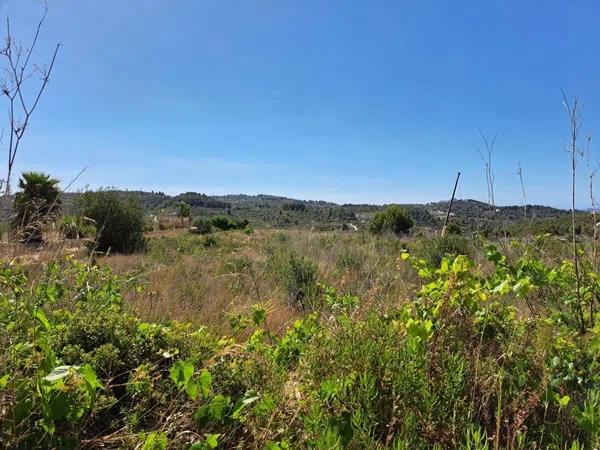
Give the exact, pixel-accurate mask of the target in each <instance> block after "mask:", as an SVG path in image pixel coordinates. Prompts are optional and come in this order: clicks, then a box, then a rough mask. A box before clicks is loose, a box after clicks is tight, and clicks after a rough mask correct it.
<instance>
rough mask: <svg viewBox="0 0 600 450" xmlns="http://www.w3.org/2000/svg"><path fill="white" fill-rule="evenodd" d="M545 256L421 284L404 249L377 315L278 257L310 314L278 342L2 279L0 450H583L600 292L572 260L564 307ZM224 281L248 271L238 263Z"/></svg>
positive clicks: (90, 290) (256, 323)
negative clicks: (402, 283)
mask: <svg viewBox="0 0 600 450" xmlns="http://www.w3.org/2000/svg"><path fill="white" fill-rule="evenodd" d="M456 237H458V236H456ZM446 238H449V236H448V237H446ZM194 239H198V238H194ZM280 239H281V245H282V247H281V248H285V244H287V243H288V240H287V238H286V237H285V235H282V236H281V238H280ZM321 239H322V241H321V246H327V245H329V244H328V243H327V241H326V239H327V236H326V235H323V236H322V238H321ZM396 241H397V240H396ZM190 242H191V241H190ZM393 242H394V241H393V240H391V239H390V240H384V241H381V244H386V245H387V243H389V244H390V245H391V244H393ZM423 242H424V241H423ZM556 244H557V242H555V241H554V240H552V239H551V238H548V237H543V238H540V239H538V240H536V241H535V242H532V243H531V244H529V243H524V242H517V241H515V242H513V243H512V244H511V246H510V253H506V252H505V251H504V250H502V251H501V250H499V249H498V248H497V247H495V246H494V245H491V244H489V243H482V246H481V247H479V248H480V249H481V250H479V251H477V253H473V256H474V257H475V258H476V260H477V261H478V262H477V263H474V262H473V260H472V259H471V258H469V257H467V256H464V255H458V256H443V257H442V258H441V260H440V264H439V265H438V266H434V265H432V264H430V263H429V262H428V261H427V259H429V258H424V257H422V256H419V255H421V250H420V249H419V246H420V245H422V244H419V245H415V244H413V243H412V242H407V243H406V244H405V246H406V245H407V246H408V247H409V248H414V252H413V254H414V255H413V254H410V253H407V252H402V251H401V250H400V249H399V250H398V251H397V253H396V258H397V260H396V267H397V269H396V270H397V271H398V272H399V273H405V272H403V271H411V272H413V273H415V274H417V275H418V279H420V281H419V282H418V283H417V285H416V286H415V294H414V295H413V297H412V298H411V299H409V300H407V301H405V302H404V303H400V304H398V305H396V306H394V305H391V306H389V305H388V307H385V308H378V307H374V306H373V305H371V306H369V305H365V304H364V299H363V298H360V297H358V296H355V295H352V294H351V292H341V291H339V290H337V289H335V288H332V287H329V286H327V285H324V284H319V280H318V278H317V274H316V269H315V267H314V266H313V265H312V264H311V263H310V262H309V261H308V260H307V259H305V258H304V257H300V256H297V255H294V254H293V253H292V254H288V256H287V258H288V259H287V264H286V265H284V266H283V267H286V269H285V270H283V269H282V270H283V272H282V276H283V277H284V279H285V280H289V284H286V286H288V287H289V290H288V293H289V294H293V293H299V292H302V295H301V298H302V299H304V298H308V297H307V296H305V293H304V291H303V289H305V288H306V289H307V292H309V291H310V294H311V297H310V298H312V299H314V301H311V302H306V303H304V304H303V305H304V308H305V310H304V313H303V314H302V316H301V318H300V319H298V320H297V321H296V322H295V323H294V324H293V326H290V327H289V328H288V329H287V330H282V331H281V332H277V330H276V329H273V328H271V326H269V314H270V311H271V310H272V308H271V307H270V306H269V304H268V303H260V302H259V303H256V304H255V305H254V306H253V307H252V308H249V309H248V310H247V312H243V313H238V314H235V315H232V316H231V317H230V321H229V322H230V326H231V331H230V332H229V333H227V334H225V335H222V334H215V333H214V332H212V331H209V329H207V328H205V327H203V326H192V325H186V324H184V323H178V322H168V323H163V324H159V323H150V322H143V321H141V320H140V319H138V318H136V316H135V314H132V312H131V310H129V309H128V308H126V304H125V302H124V299H123V297H122V292H123V291H126V290H134V291H139V290H142V291H143V290H145V289H146V288H145V287H144V285H143V284H142V285H140V284H138V281H136V280H135V279H132V278H131V277H127V278H121V277H120V276H117V275H115V274H112V273H111V272H110V271H109V270H108V269H101V268H99V267H97V266H89V265H87V264H84V263H81V262H78V261H77V260H75V259H65V260H56V261H54V262H51V263H49V264H47V265H46V266H45V267H44V268H43V273H40V272H39V271H37V270H36V271H31V270H29V269H27V268H25V267H19V266H18V265H16V264H8V263H4V264H3V265H2V268H1V270H0V286H1V291H0V292H1V294H0V329H1V330H3V331H2V332H1V334H0V345H1V346H2V351H1V352H0V367H2V369H1V372H0V404H2V405H3V407H2V408H1V409H0V414H1V415H0V424H1V425H0V429H1V435H0V439H1V440H2V442H3V443H4V444H5V445H6V446H9V447H21V448H30V447H32V446H37V447H40V446H41V447H57V448H69V447H76V446H80V445H86V446H102V447H105V448H106V447H109V448H134V447H145V448H167V447H169V448H171V447H173V448H181V447H182V448H216V447H220V448H233V447H237V448H240V447H244V448H269V449H276V448H289V447H293V448H296V447H299V448H327V449H329V448H342V447H346V448H382V449H383V448H393V449H400V448H411V449H412V448H415V449H419V448H423V449H424V448H434V447H435V448H464V449H466V448H476V449H485V448H517V449H529V448H555V449H564V448H595V447H596V446H597V445H598V444H599V443H600V442H599V438H600V425H599V424H600V394H599V393H598V392H599V391H598V389H599V386H600V385H599V382H600V379H599V377H600V371H599V369H600V367H599V363H600V359H599V356H600V355H599V351H600V346H599V342H600V328H599V325H598V313H597V312H596V311H597V298H596V294H595V293H596V292H598V288H599V287H600V285H599V283H600V277H599V276H598V274H597V273H596V272H595V271H594V270H593V267H592V266H593V264H592V261H589V262H588V261H587V260H585V259H584V260H582V265H581V269H582V270H583V271H584V272H585V276H583V277H582V278H581V283H582V287H581V289H582V292H583V295H581V296H580V297H579V298H578V297H577V296H576V295H575V292H574V282H575V278H574V277H575V273H574V268H573V265H572V263H571V262H570V261H568V260H562V259H561V258H560V257H559V255H560V253H561V252H560V250H557V251H553V250H552V249H553V246H555V245H556ZM558 244H559V245H564V244H560V242H559V243H558ZM394 245H395V244H394ZM444 248H449V247H444ZM199 251H201V252H206V251H213V250H210V249H208V250H207V249H205V250H199ZM439 251H440V252H441V251H442V250H439ZM444 251H445V250H444ZM472 251H473V252H475V251H476V249H472ZM548 252H551V253H552V254H555V255H556V256H557V257H556V258H548V254H549V253H548ZM274 255H275V254H274ZM423 255H424V256H425V254H423ZM436 255H437V253H436ZM281 257H284V256H283V255H282V256H281ZM278 258H279V257H278ZM344 261H346V262H344V263H343V264H342V266H341V267H344V268H351V267H352V268H354V269H352V270H359V267H360V264H358V263H356V262H353V261H355V259H353V257H351V256H349V255H346V256H344ZM357 264H358V265H357ZM228 267H229V269H227V273H231V274H242V273H244V272H248V273H253V271H254V270H255V269H254V268H253V267H252V262H251V261H249V260H247V259H243V258H242V259H240V258H239V257H238V258H237V259H234V260H232V261H231V264H230V265H228ZM416 280H417V279H415V281H416ZM131 283H133V285H131ZM282 300H284V299H283V298H282Z"/></svg>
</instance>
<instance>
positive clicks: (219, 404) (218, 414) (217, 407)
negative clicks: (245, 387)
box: [208, 394, 231, 420]
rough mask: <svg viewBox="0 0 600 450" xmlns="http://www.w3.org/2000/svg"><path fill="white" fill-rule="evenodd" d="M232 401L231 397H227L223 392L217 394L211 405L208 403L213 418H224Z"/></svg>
mask: <svg viewBox="0 0 600 450" xmlns="http://www.w3.org/2000/svg"><path fill="white" fill-rule="evenodd" d="M230 402H231V399H230V398H229V397H225V396H223V395H221V394H218V395H215V398H213V399H212V401H211V402H210V405H208V411H209V413H210V415H211V416H212V418H213V419H216V420H223V419H224V418H225V415H226V410H227V407H228V406H229V403H230Z"/></svg>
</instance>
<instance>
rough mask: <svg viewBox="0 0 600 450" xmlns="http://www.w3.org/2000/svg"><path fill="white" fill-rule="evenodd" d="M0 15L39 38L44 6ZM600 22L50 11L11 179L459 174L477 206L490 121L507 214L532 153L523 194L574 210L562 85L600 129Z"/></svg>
mask: <svg viewBox="0 0 600 450" xmlns="http://www.w3.org/2000/svg"><path fill="white" fill-rule="evenodd" d="M0 5H2V6H1V9H0V15H2V16H10V18H11V21H12V24H13V29H14V32H15V35H16V36H17V37H22V38H24V39H27V38H29V36H30V35H31V33H32V30H33V27H34V26H35V23H36V21H37V19H38V18H39V16H40V14H41V8H40V3H39V2H38V1H37V0H4V1H3V2H2V1H0ZM599 19H600V5H599V4H598V3H597V2H594V1H578V2H570V1H546V2H543V6H542V2H538V1H533V0H529V1H524V0H522V1H516V0H515V1H508V0H504V1H502V0H486V1H483V2H482V1H457V0H453V1H429V0H421V1H418V2H417V1H398V0H397V1H389V2H386V1H368V2H367V1H362V2H359V1H352V0H348V1H344V2H339V1H323V0H319V1H310V0H304V1H294V2H292V1H282V0H273V1H258V0H257V1H227V0H215V1H212V0H211V1H205V0H178V1H166V0H165V1H159V0H145V1H142V0H132V1H127V2H125V1H123V0H118V1H117V0H102V1H91V0H89V1H81V0H56V1H55V2H54V7H53V8H52V10H51V11H50V13H49V15H48V18H47V23H46V26H45V28H44V30H43V33H42V39H43V41H42V43H41V44H42V45H40V47H39V49H38V50H39V51H38V53H37V58H36V61H44V60H45V59H47V57H48V56H49V53H50V49H51V47H52V46H53V45H55V44H56V43H57V42H61V43H62V44H63V47H62V49H61V51H60V54H59V57H58V60H57V63H56V68H55V72H54V74H53V77H52V80H51V84H50V85H49V87H48V90H47V93H46V95H45V96H44V98H43V99H42V103H41V105H40V107H39V110H38V111H37V112H36V115H35V117H34V118H33V122H32V124H31V129H30V131H29V134H28V135H27V137H26V140H25V141H24V144H23V147H22V151H21V153H20V154H19V156H18V170H26V169H27V170H44V171H47V172H50V173H52V174H54V175H56V176H58V177H60V178H61V179H62V180H69V179H71V178H72V177H73V176H75V175H76V174H77V173H78V172H79V171H80V170H81V169H82V168H83V167H88V169H87V170H86V172H85V173H84V174H83V176H82V177H81V179H80V180H79V181H78V182H77V183H76V185H75V187H76V188H81V187H83V186H84V185H89V186H92V187H96V186H107V185H112V186H118V187H122V188H129V189H138V188H142V189H146V190H161V191H165V192H168V193H178V192H181V191H187V190H193V191H198V192H204V193H207V194H224V193H248V194H253V193H269V194H276V195H285V196H291V197H297V198H303V199H324V200H332V201H336V202H354V203H359V202H371V203H391V202H426V201H437V200H440V199H446V198H447V197H448V196H449V192H450V190H451V187H452V183H453V180H454V177H455V175H456V172H457V171H459V170H460V171H461V172H463V177H462V179H461V185H460V187H459V191H458V194H459V196H460V197H462V198H479V199H485V197H486V187H485V177H484V171H483V165H482V163H481V161H480V159H479V156H478V154H477V149H478V148H481V146H482V144H481V139H480V137H479V134H478V128H481V129H482V130H484V131H486V132H489V133H494V132H497V133H498V139H497V145H496V152H495V159H494V163H495V173H496V198H497V202H498V203H500V204H519V203H521V202H522V199H521V193H520V192H521V189H520V185H519V180H518V177H517V174H516V171H517V164H518V163H519V162H520V163H521V165H522V167H523V172H524V177H525V183H526V189H527V194H528V200H529V201H530V202H533V203H544V204H550V205H555V206H563V207H564V206H567V205H568V203H569V162H568V154H567V153H566V151H565V144H566V143H567V139H568V129H567V122H566V115H565V112H564V108H563V106H562V104H561V94H560V90H561V88H562V89H564V90H565V91H566V92H567V93H569V94H570V95H572V96H575V95H577V96H578V97H579V98H580V99H581V101H582V102H583V104H584V108H583V110H582V119H583V130H582V137H583V136H587V135H588V134H591V135H592V136H596V135H597V132H598V130H599V129H600V89H599V84H598V80H599V79H600V77H599V75H600V60H598V58H597V55H598V54H599V53H600V39H599V38H598V36H597V31H596V27H597V23H598V21H599ZM593 139H594V138H593ZM596 140H597V142H596V144H592V152H593V160H594V162H595V164H596V165H597V161H598V160H600V136H597V139H596ZM592 142H594V141H592ZM582 145H583V140H582ZM579 169H580V177H579V178H580V179H579V184H580V185H579V187H580V192H581V195H580V199H581V201H580V204H579V206H581V207H585V206H587V200H586V199H587V197H588V194H587V193H586V192H585V184H586V176H587V175H586V171H587V169H586V167H585V164H584V163H583V162H582V163H581V164H580V166H579ZM598 183H600V176H599V179H598Z"/></svg>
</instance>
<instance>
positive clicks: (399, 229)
mask: <svg viewBox="0 0 600 450" xmlns="http://www.w3.org/2000/svg"><path fill="white" fill-rule="evenodd" d="M413 224H414V222H413V219H412V217H411V216H410V213H409V212H408V210H406V209H404V208H402V207H400V206H398V205H390V206H388V207H386V208H385V209H383V210H381V211H377V212H376V213H375V215H374V216H373V218H372V219H371V223H370V224H369V230H370V231H371V232H372V233H382V232H384V231H390V232H392V233H395V234H398V235H399V234H403V233H407V232H408V230H410V229H411V228H412V226H413Z"/></svg>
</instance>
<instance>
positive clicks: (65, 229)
mask: <svg viewBox="0 0 600 450" xmlns="http://www.w3.org/2000/svg"><path fill="white" fill-rule="evenodd" d="M59 230H60V232H61V233H62V235H63V236H64V237H65V238H67V239H80V238H89V237H94V236H95V235H96V227H95V226H94V223H93V222H92V221H91V220H90V219H88V218H86V217H79V216H70V215H64V216H62V217H61V218H60V223H59Z"/></svg>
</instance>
